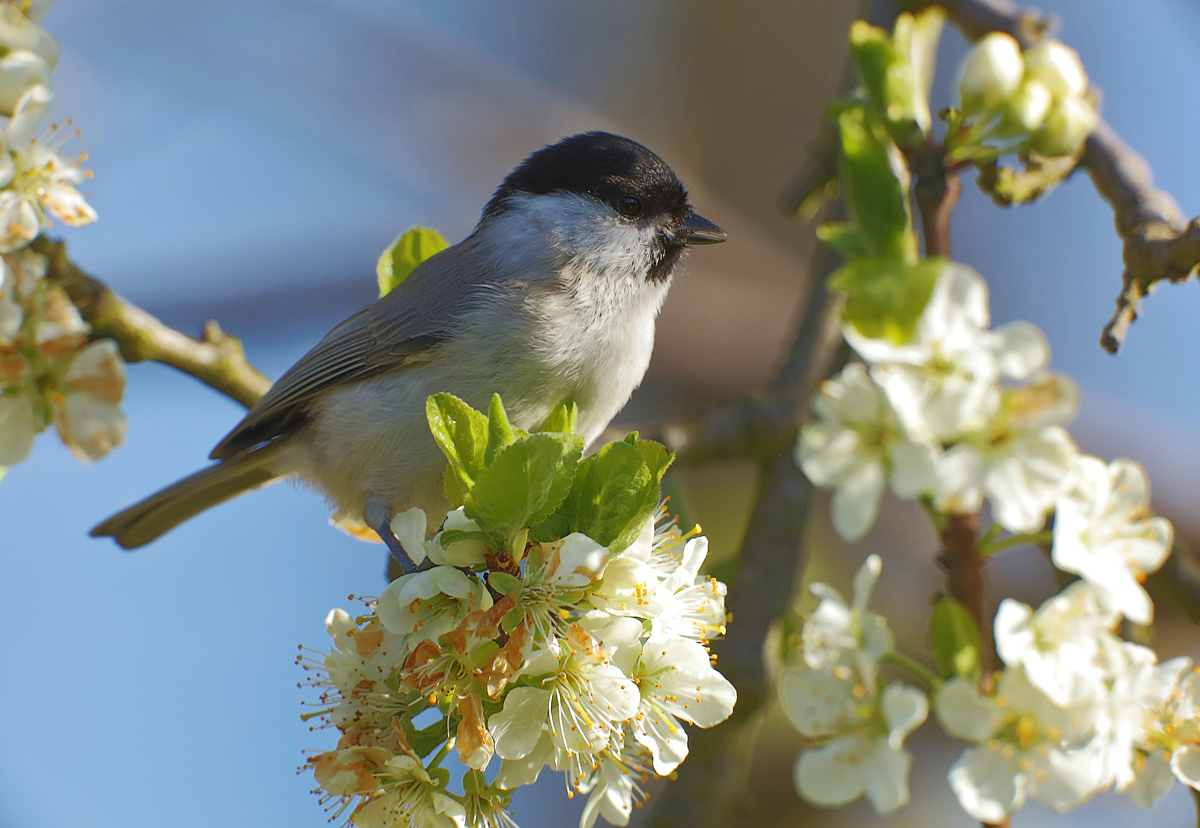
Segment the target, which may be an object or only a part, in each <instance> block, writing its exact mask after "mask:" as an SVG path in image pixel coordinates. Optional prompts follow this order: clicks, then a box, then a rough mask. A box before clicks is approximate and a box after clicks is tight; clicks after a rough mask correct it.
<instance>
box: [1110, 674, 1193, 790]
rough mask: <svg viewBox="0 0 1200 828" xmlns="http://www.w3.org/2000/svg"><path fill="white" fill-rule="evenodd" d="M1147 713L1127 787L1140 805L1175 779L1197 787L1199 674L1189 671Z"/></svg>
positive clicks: (1167, 786) (1165, 788)
mask: <svg viewBox="0 0 1200 828" xmlns="http://www.w3.org/2000/svg"><path fill="white" fill-rule="evenodd" d="M1170 663H1171V662H1168V664H1170ZM1163 666H1164V667H1165V666H1167V665H1163ZM1146 712H1147V715H1146V717H1145V721H1144V723H1143V733H1142V738H1141V740H1140V742H1139V744H1138V749H1137V753H1136V755H1135V756H1134V760H1133V768H1134V771H1135V773H1136V777H1135V779H1134V781H1133V784H1132V785H1131V786H1130V787H1129V788H1128V789H1126V793H1128V794H1129V797H1130V799H1132V800H1133V801H1134V802H1136V803H1137V804H1139V805H1141V806H1142V807H1143V808H1149V807H1150V806H1151V805H1153V804H1154V800H1156V799H1158V797H1160V796H1162V795H1163V794H1164V793H1166V792H1167V788H1169V787H1170V786H1171V783H1172V782H1174V781H1175V780H1176V779H1178V780H1179V781H1180V782H1182V783H1183V784H1185V785H1188V786H1190V787H1192V788H1194V789H1196V790H1200V673H1198V672H1197V670H1196V668H1193V669H1192V670H1190V671H1189V672H1188V673H1187V675H1186V677H1185V678H1184V679H1183V681H1181V682H1180V683H1179V685H1178V687H1176V688H1175V689H1174V692H1172V693H1171V694H1170V695H1169V696H1168V697H1167V699H1166V701H1165V702H1164V703H1162V704H1160V705H1157V706H1154V707H1152V708H1150V709H1149V710H1147V711H1146Z"/></svg>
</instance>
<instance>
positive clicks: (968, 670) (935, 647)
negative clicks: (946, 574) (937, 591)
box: [929, 595, 983, 682]
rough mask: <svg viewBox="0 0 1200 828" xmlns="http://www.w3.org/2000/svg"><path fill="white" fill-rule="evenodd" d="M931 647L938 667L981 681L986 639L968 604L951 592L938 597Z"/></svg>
mask: <svg viewBox="0 0 1200 828" xmlns="http://www.w3.org/2000/svg"><path fill="white" fill-rule="evenodd" d="M929 649H930V650H932V651H933V659H934V661H935V662H936V663H937V666H938V671H939V672H940V673H941V674H942V675H943V676H946V677H951V676H961V677H963V678H967V679H970V680H971V681H973V682H977V681H979V677H980V675H981V673H982V671H983V642H982V640H981V639H980V637H979V628H978V627H977V626H976V625H975V619H973V618H972V617H971V614H970V613H969V612H967V608H966V607H964V606H963V605H962V604H960V603H959V602H958V601H956V600H954V599H953V598H951V597H950V596H949V595H943V596H942V597H941V598H938V600H937V602H936V603H935V604H934V605H933V614H932V615H931V616H930V618H929Z"/></svg>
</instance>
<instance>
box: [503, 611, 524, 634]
mask: <svg viewBox="0 0 1200 828" xmlns="http://www.w3.org/2000/svg"><path fill="white" fill-rule="evenodd" d="M524 620H525V608H524V607H513V608H512V609H510V610H509V611H508V612H506V613H504V617H503V618H501V619H500V629H502V630H504V631H505V632H506V633H511V632H512V631H513V630H515V629H516V628H517V627H518V626H520V624H521V622H522V621H524Z"/></svg>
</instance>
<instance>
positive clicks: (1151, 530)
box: [1052, 457, 1174, 624]
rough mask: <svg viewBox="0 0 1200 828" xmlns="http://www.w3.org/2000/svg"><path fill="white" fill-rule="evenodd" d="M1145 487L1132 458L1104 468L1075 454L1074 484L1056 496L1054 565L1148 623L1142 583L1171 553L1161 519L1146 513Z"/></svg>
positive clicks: (1169, 534) (1168, 528) (1168, 526)
mask: <svg viewBox="0 0 1200 828" xmlns="http://www.w3.org/2000/svg"><path fill="white" fill-rule="evenodd" d="M1149 506H1150V486H1149V483H1148V482H1147V480H1146V473H1145V471H1143V469H1142V467H1141V466H1139V465H1138V464H1136V463H1134V462H1133V461H1131V460H1114V461H1113V462H1112V463H1110V464H1108V466H1105V465H1104V463H1103V461H1101V460H1098V459H1096V458H1094V457H1083V458H1080V459H1079V461H1078V464H1077V466H1076V477H1075V485H1074V486H1073V487H1072V489H1071V491H1069V492H1067V493H1066V494H1065V495H1064V496H1062V497H1060V498H1059V499H1058V502H1057V505H1056V508H1055V518H1054V546H1053V550H1052V558H1053V560H1054V565H1055V566H1057V567H1058V568H1059V569H1063V570H1065V571H1067V572H1075V573H1078V574H1079V575H1080V576H1082V577H1083V579H1084V580H1086V581H1088V582H1089V583H1091V584H1093V585H1094V586H1095V587H1096V588H1097V589H1098V590H1099V591H1100V592H1101V593H1103V595H1104V596H1105V599H1106V600H1107V601H1108V602H1109V603H1111V604H1112V606H1113V607H1115V608H1116V609H1117V610H1119V611H1120V612H1121V613H1122V614H1123V615H1124V616H1125V617H1126V618H1128V619H1129V620H1131V621H1134V622H1135V623H1138V624H1149V623H1150V621H1151V619H1152V618H1153V617H1154V605H1153V603H1152V602H1151V600H1150V596H1149V595H1148V594H1147V593H1146V590H1145V589H1144V588H1143V587H1142V585H1141V582H1142V581H1143V580H1145V577H1146V575H1148V574H1149V573H1151V572H1154V571H1156V570H1157V569H1158V568H1159V567H1160V566H1162V564H1163V561H1165V560H1166V559H1167V556H1168V555H1170V554H1171V545H1172V542H1173V540H1174V533H1173V531H1172V528H1171V523H1170V521H1168V520H1167V519H1166V518H1161V517H1150V516H1149Z"/></svg>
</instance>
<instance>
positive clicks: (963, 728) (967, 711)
mask: <svg viewBox="0 0 1200 828" xmlns="http://www.w3.org/2000/svg"><path fill="white" fill-rule="evenodd" d="M933 710H934V713H935V714H936V715H937V719H938V721H939V722H940V723H941V725H942V728H943V729H944V730H945V731H946V732H947V733H949V734H950V735H951V736H953V737H954V738H956V739H962V740H963V741H966V742H982V741H983V740H984V739H987V738H988V737H989V736H991V735H992V733H994V732H995V730H996V728H997V727H998V726H999V724H1000V720H999V717H998V716H997V715H996V706H995V705H994V704H993V703H992V702H991V700H989V699H986V698H984V697H983V696H982V695H980V693H979V690H978V689H977V688H976V687H975V685H974V684H973V683H971V682H970V681H967V680H966V679H962V678H953V679H950V680H949V681H947V682H946V683H945V684H943V685H942V689H941V690H939V691H938V694H937V696H935V697H934V700H933Z"/></svg>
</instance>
